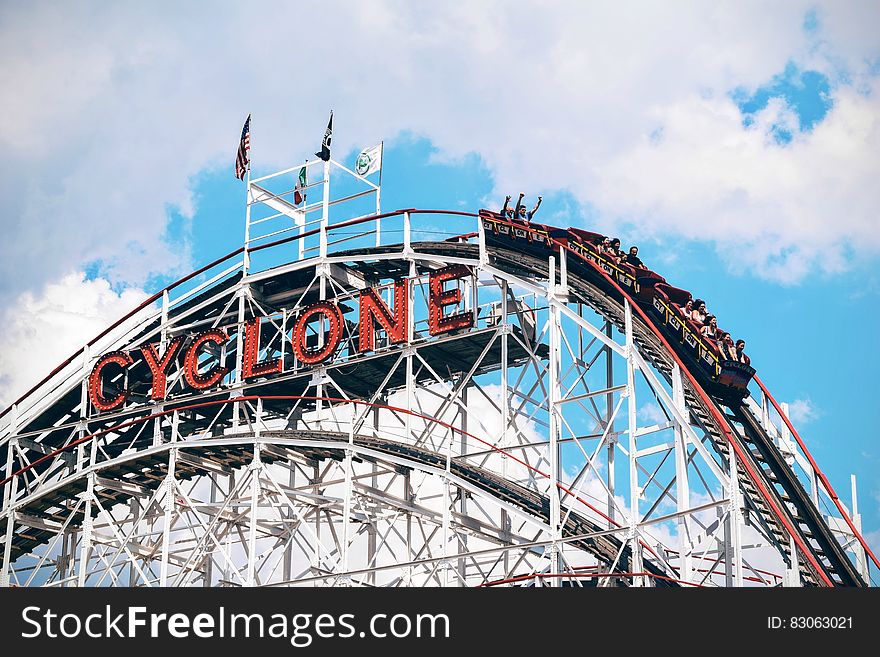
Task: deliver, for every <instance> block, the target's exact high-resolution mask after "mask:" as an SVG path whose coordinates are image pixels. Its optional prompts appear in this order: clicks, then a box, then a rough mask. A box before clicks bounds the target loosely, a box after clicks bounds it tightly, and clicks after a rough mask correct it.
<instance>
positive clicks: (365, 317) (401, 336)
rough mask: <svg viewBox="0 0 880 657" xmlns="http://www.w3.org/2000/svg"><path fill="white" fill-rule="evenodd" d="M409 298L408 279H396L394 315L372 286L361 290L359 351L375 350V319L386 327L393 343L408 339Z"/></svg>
mask: <svg viewBox="0 0 880 657" xmlns="http://www.w3.org/2000/svg"><path fill="white" fill-rule="evenodd" d="M408 304H409V298H408V295H407V286H406V279H404V280H402V281H394V316H393V317H392V315H391V311H390V310H389V309H388V306H386V305H385V302H384V301H382V297H380V296H379V294H378V293H377V292H376V290H374V289H373V288H371V287H368V288H367V289H366V290H364V291H363V292H361V310H360V327H359V328H358V336H359V338H358V351H372V350H373V338H374V334H373V328H374V325H373V320H374V319H375V320H376V322H378V324H379V326H381V327H382V328H383V329H385V333H386V334H387V335H388V340H389V342H391V344H397V343H398V342H404V341H405V340H406V322H407V317H408V310H409V307H408Z"/></svg>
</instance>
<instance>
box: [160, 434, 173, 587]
mask: <svg viewBox="0 0 880 657" xmlns="http://www.w3.org/2000/svg"><path fill="white" fill-rule="evenodd" d="M171 438H172V440H173V439H174V435H173V434H172V437H171ZM176 467H177V448H171V449H169V450H168V474H166V475H165V481H164V482H163V483H162V485H163V486H164V487H165V500H164V504H163V506H164V507H165V510H164V518H163V521H162V553H161V555H160V559H161V561H160V563H161V566H160V570H159V586H163V587H164V586H168V554H169V552H170V550H171V521H172V518H173V515H174V504H175V499H174V498H175V484H174V471H175V469H176Z"/></svg>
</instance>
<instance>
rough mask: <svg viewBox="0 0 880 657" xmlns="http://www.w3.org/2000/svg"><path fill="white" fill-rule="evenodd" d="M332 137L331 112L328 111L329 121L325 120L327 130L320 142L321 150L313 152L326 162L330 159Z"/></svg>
mask: <svg viewBox="0 0 880 657" xmlns="http://www.w3.org/2000/svg"><path fill="white" fill-rule="evenodd" d="M332 138H333V112H330V121H328V122H327V130H326V131H325V132H324V141H323V143H322V144H321V150H320V152H318V153H315V155H317V156H318V157H320V158H321V159H322V160H324V161H325V162H327V161H328V160H329V159H330V140H331V139H332Z"/></svg>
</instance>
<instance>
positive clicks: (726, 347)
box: [718, 331, 736, 360]
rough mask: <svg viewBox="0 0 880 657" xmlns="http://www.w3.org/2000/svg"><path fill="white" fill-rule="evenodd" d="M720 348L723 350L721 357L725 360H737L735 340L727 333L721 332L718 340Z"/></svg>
mask: <svg viewBox="0 0 880 657" xmlns="http://www.w3.org/2000/svg"><path fill="white" fill-rule="evenodd" d="M718 347H719V348H720V349H721V356H722V357H723V358H724V360H736V347H734V344H733V338H732V337H730V333H728V332H727V331H721V332H720V337H719V339H718Z"/></svg>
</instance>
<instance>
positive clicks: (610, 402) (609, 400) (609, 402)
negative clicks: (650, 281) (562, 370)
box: [603, 319, 617, 529]
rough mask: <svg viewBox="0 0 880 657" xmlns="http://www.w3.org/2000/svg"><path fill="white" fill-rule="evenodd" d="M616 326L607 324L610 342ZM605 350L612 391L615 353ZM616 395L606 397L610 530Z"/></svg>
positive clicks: (607, 383) (611, 523)
mask: <svg viewBox="0 0 880 657" xmlns="http://www.w3.org/2000/svg"><path fill="white" fill-rule="evenodd" d="M613 329H614V326H613V325H612V324H611V320H610V319H609V320H608V321H606V322H605V335H606V336H608V339H609V340H610V339H611V338H612V331H613ZM603 349H604V350H605V387H606V388H607V389H608V390H610V389H611V388H613V387H614V353H613V352H612V351H611V347H608V346H605V347H603ZM613 408H614V394H613V393H611V392H609V393H608V394H607V395H605V426H606V427H609V428H608V447H607V450H608V451H607V457H606V458H607V461H608V473H607V478H608V481H607V482H605V483H606V485H607V487H608V508H607V515H608V518H609V520H608V529H613V528H614V526H615V525H614V523H615V522H616V520H615V517H614V516H615V509H614V485H615V481H614V480H615V472H614V453H615V451H616V450H617V437H616V436H615V435H614V430H613V428H612V427H610V425H611V422H612V419H611V418H612V416H613V414H614V411H613Z"/></svg>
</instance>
